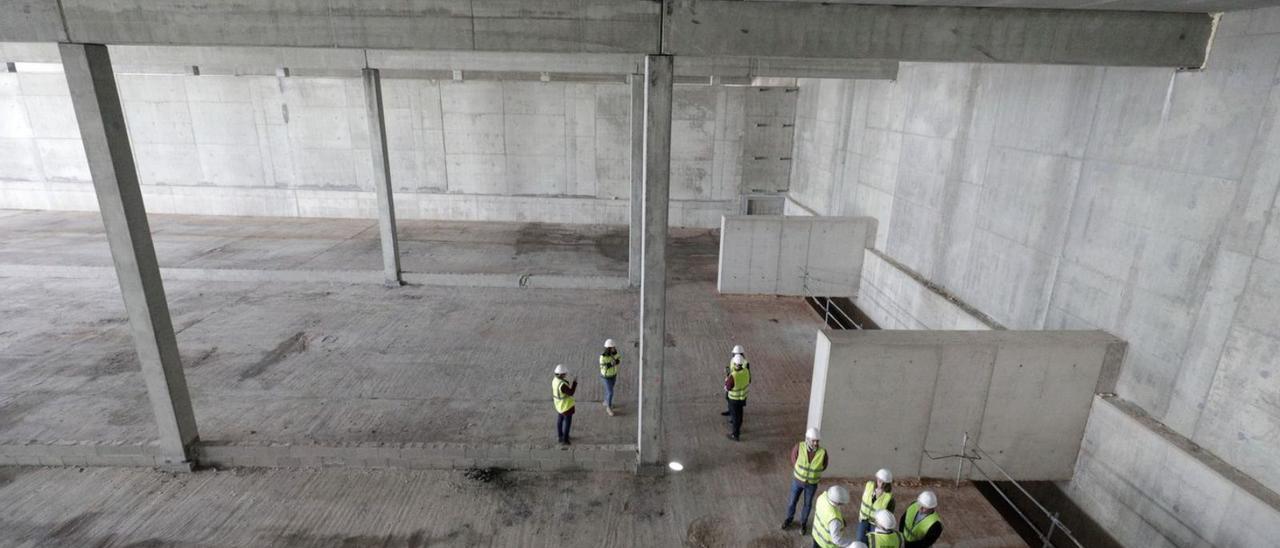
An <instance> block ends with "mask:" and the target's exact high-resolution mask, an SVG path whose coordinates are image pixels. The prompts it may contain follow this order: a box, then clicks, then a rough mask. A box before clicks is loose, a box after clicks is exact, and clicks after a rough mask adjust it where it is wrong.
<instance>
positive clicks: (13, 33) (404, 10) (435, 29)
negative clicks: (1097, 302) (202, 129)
mask: <svg viewBox="0 0 1280 548" xmlns="http://www.w3.org/2000/svg"><path fill="white" fill-rule="evenodd" d="M287 4H288V6H287V8H286V7H283V6H284V4H283V3H280V2H188V1H185V0H111V1H104V0H61V1H60V2H59V1H58V0H0V14H3V17H0V42H59V41H75V42H95V43H105V44H112V45H113V46H114V45H166V46H201V47H204V46H217V47H243V46H249V47H284V48H312V50H310V51H311V52H308V50H305V49H302V50H285V53H282V54H279V55H277V57H280V58H281V59H280V61H281V62H301V63H306V64H312V63H320V64H330V63H333V64H344V63H345V64H349V65H351V66H350V68H352V69H356V70H358V69H360V68H363V67H364V66H365V64H364V63H365V57H364V53H363V52H360V51H359V50H362V49H367V50H370V51H369V56H368V63H369V64H368V66H373V67H378V68H383V69H387V70H388V71H389V70H393V69H394V70H435V69H437V68H439V67H438V66H437V65H439V64H441V63H448V64H452V65H457V64H462V65H467V64H477V63H478V64H479V65H482V66H483V67H489V68H480V67H478V68H477V70H497V71H503V70H514V71H518V70H528V68H527V67H530V66H534V64H533V63H530V62H529V61H531V60H536V59H537V58H536V56H537V55H538V54H545V53H572V54H590V55H589V56H588V57H584V58H582V59H579V61H580V62H582V63H583V65H582V66H583V67H584V68H582V69H570V70H567V71H566V72H582V71H586V72H593V73H601V74H631V73H633V72H637V71H638V70H639V69H638V68H637V66H636V65H637V64H638V62H639V55H644V54H649V53H653V52H659V51H660V52H663V53H668V54H674V55H677V56H679V57H678V60H677V62H678V64H681V65H682V66H684V63H682V62H681V61H680V59H682V58H684V57H705V58H710V60H709V61H706V62H700V63H695V64H703V65H705V64H708V63H710V64H712V65H718V66H720V67H723V68H726V69H729V68H731V69H733V70H735V71H745V69H746V68H749V67H750V66H751V65H752V64H754V65H755V67H756V68H757V69H758V70H763V71H769V72H773V71H775V69H780V70H782V73H777V74H764V73H756V74H714V76H721V77H730V76H744V75H745V76H748V77H751V76H759V77H843V78H851V77H852V78H858V77H862V76H837V75H838V74H842V73H843V74H848V73H849V72H850V71H854V72H861V71H865V70H867V69H877V68H882V67H877V66H875V65H871V66H866V65H858V63H866V62H868V61H870V60H876V59H880V60H885V61H964V62H992V63H1045V64H1090V65H1118V66H1167V67H1199V66H1202V65H1203V64H1204V58H1205V55H1206V52H1207V50H1208V45H1209V39H1210V34H1211V30H1212V26H1213V22H1212V21H1213V18H1212V17H1211V16H1209V15H1208V14H1203V13H1162V12H1134V11H1111V10H1051V9H1020V8H973V7H936V6H880V5H858V4H844V3H820V2H756V1H752V2H742V1H738V0H666V2H665V6H666V7H667V8H668V10H669V11H667V12H665V13H664V12H663V10H662V8H663V6H664V3H662V2H655V1H652V0H581V1H575V2H475V7H474V9H472V2H471V0H432V1H431V2H408V3H405V2H400V3H392V2H369V1H368V0H293V1H292V2H288V3H287ZM206 51H208V52H209V53H210V55H209V58H208V59H207V60H206V61H203V62H194V61H193V62H189V63H187V64H188V65H202V66H203V65H206V64H207V65H217V64H219V63H223V62H225V60H226V59H228V58H231V59H236V60H237V61H236V62H237V63H240V62H242V61H243V62H246V63H250V64H252V63H255V62H256V61H253V60H251V59H246V56H244V55H243V54H244V51H241V50H227V49H225V48H223V49H214V48H206ZM418 51H431V52H437V53H433V54H432V55H429V56H422V55H418V54H417V52H418ZM447 51H452V52H458V53H456V54H454V55H452V56H449V55H440V54H438V52H447ZM314 52H319V53H314ZM496 52H500V53H496ZM512 52H523V53H512ZM122 53H123V52H122ZM474 54H482V55H480V56H476V55H474ZM483 54H487V57H486V56H485V55H483ZM611 56H612V57H611ZM161 57H163V55H161ZM732 58H737V59H736V60H734V59H732ZM752 58H754V59H752ZM423 59H427V60H426V61H424V60H423ZM495 59H496V61H495ZM797 59H809V60H813V59H825V60H829V61H833V62H835V66H834V67H832V66H830V65H822V64H820V65H819V66H816V67H814V66H810V65H809V64H807V63H800V62H798V61H796V60H797ZM295 60H296V61H295ZM584 60H585V61H584ZM120 61H121V62H123V61H124V59H123V58H121V59H120ZM558 63H559V64H560V65H564V66H566V67H568V66H571V65H573V61H569V62H558ZM615 63H617V64H619V65H623V66H619V67H618V68H617V69H616V70H614V69H607V68H605V67H608V66H612V65H614V64H615ZM842 63H843V64H844V66H843V67H842V66H841V64H842ZM850 63H853V64H852V65H850ZM735 65H736V66H735ZM284 66H290V65H287V64H286V65H284ZM492 67H498V68H492ZM588 67H589V68H588ZM268 68H274V67H268ZM304 68H310V67H304ZM445 68H448V69H461V70H467V67H466V66H448V67H445ZM539 70H543V71H550V72H556V70H557V69H556V68H554V66H546V67H542V68H540V69H539ZM681 70H682V67H681V66H678V67H677V74H683V73H682V72H681ZM833 70H834V71H835V73H836V74H837V75H833V76H823V75H822V74H823V73H829V72H831V71H833ZM797 71H811V72H812V73H809V74H806V73H803V72H799V73H796V72H797ZM384 76H388V74H384ZM869 77H874V76H869Z"/></svg>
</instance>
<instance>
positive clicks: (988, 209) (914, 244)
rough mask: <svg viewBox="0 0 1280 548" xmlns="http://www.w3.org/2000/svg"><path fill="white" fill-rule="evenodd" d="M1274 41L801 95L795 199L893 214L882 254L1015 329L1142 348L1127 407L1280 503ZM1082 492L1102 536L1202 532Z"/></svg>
mask: <svg viewBox="0 0 1280 548" xmlns="http://www.w3.org/2000/svg"><path fill="white" fill-rule="evenodd" d="M1277 22H1280V9H1275V8H1273V9H1267V10H1258V11H1252V12H1233V13H1228V14H1226V15H1225V16H1224V17H1223V20H1222V22H1221V26H1220V28H1219V30H1218V37H1217V39H1216V42H1215V44H1214V47H1213V50H1212V52H1211V55H1210V59H1209V63H1208V66H1207V69H1206V70H1204V71H1203V72H1179V73H1175V72H1173V71H1169V70H1158V69H1117V68H1097V67H1047V66H993V65H972V64H955V65H947V64H903V65H902V67H901V70H900V77H899V80H898V81H896V82H891V83H890V82H856V83H854V82H833V81H810V80H806V81H802V83H801V86H800V87H801V98H800V101H799V104H798V105H797V134H796V156H795V158H796V161H795V168H794V169H793V173H792V181H791V185H792V186H791V191H790V195H791V198H792V199H793V200H795V201H796V202H798V203H799V204H801V205H803V206H804V207H807V208H809V209H812V210H814V211H815V212H816V213H818V214H824V215H868V216H872V217H876V218H877V219H879V221H880V226H881V229H880V231H879V234H878V236H877V241H876V249H878V250H880V251H882V252H884V254H885V255H887V256H888V257H891V258H892V259H894V260H896V261H898V262H901V263H902V264H903V265H905V266H906V267H908V268H910V269H911V270H913V271H915V272H918V273H919V274H920V275H921V276H922V277H923V278H924V279H927V280H928V281H930V282H932V283H935V284H937V285H938V286H941V287H942V288H944V289H945V290H946V291H948V292H950V293H951V294H953V295H956V296H958V297H959V298H961V299H963V300H964V301H966V302H968V303H970V304H971V305H973V306H974V307H975V308H977V309H978V310H980V311H982V312H983V313H985V314H987V315H989V316H990V317H991V318H993V319H994V320H995V321H996V322H998V323H999V324H1003V325H1005V326H1008V327H1009V328H1011V329H1041V328H1044V329H1060V328H1098V329H1104V330H1107V331H1108V332H1111V333H1115V334H1116V335H1118V336H1120V337H1122V338H1124V339H1126V340H1127V341H1129V343H1130V349H1129V352H1128V355H1127V358H1126V360H1125V364H1124V367H1123V369H1122V371H1121V373H1120V378H1119V381H1118V383H1117V387H1116V393H1117V394H1118V396H1119V397H1120V398H1122V399H1123V400H1126V401H1128V402H1132V403H1133V404H1134V405H1136V406H1137V407H1138V408H1140V409H1142V410H1144V411H1145V412H1146V413H1149V414H1150V415H1151V416H1152V417H1154V419H1155V420H1157V421H1159V422H1160V423H1162V424H1164V425H1167V426H1168V427H1169V428H1170V429H1172V431H1173V432H1175V433H1176V434H1178V435H1181V436H1184V437H1186V438H1188V439H1189V440H1191V441H1192V442H1194V443H1196V444H1198V445H1199V446H1201V447H1202V448H1203V449H1204V450H1206V451H1208V452H1211V453H1212V454H1213V455H1216V456H1218V457H1221V458H1222V460H1223V461H1224V462H1226V463H1228V464H1229V465H1230V466H1233V467H1235V468H1238V469H1239V470H1240V471H1242V472H1243V473H1244V474H1245V475H1246V476H1247V477H1251V478H1253V479H1255V480H1257V481H1258V482H1259V483H1260V484H1262V485H1263V486H1265V487H1266V488H1267V489H1270V490H1273V491H1274V490H1277V489H1280V460H1278V459H1276V458H1275V455H1277V454H1280V434H1277V433H1278V432H1280V406H1277V405H1275V402H1277V401H1280V371H1278V370H1277V367H1276V365H1275V363H1276V362H1275V356H1276V354H1277V352H1280V322H1277V321H1276V317H1277V310H1280V293H1277V291H1276V288H1277V287H1280V219H1277V217H1280V213H1277V212H1278V211H1280V208H1277V207H1276V206H1277V204H1276V201H1277V188H1280V72H1278V71H1280V24H1278V23H1277ZM867 264H868V267H869V268H870V267H873V261H868V262H867ZM865 279H866V280H867V282H866V284H865V285H866V286H867V287H872V286H873V285H875V284H876V283H877V282H875V281H874V280H876V279H877V277H876V276H872V275H866V276H865ZM890 298H891V299H894V300H896V299H897V297H896V296H891V297H890ZM1097 420H1098V421H1107V420H1110V419H1109V418H1108V417H1107V416H1100V417H1098V418H1097ZM1135 424H1136V423H1131V422H1117V423H1115V424H1105V425H1104V424H1100V425H1099V426H1098V428H1100V429H1107V430H1110V429H1119V430H1125V429H1128V430H1130V431H1131V432H1129V435H1131V436H1134V437H1136V436H1140V435H1141V433H1139V432H1137V431H1134V430H1135V429H1136V428H1137V427H1136V426H1135ZM1118 437H1119V438H1125V437H1128V436H1126V435H1123V434H1122V435H1120V436H1118ZM1165 450H1166V451H1178V450H1179V449H1178V448H1177V447H1176V446H1173V445H1168V446H1167V447H1166V448H1165ZM1157 454H1158V452H1153V453H1150V454H1147V453H1143V454H1142V456H1140V457H1139V458H1143V459H1145V460H1144V461H1143V465H1144V466H1149V467H1152V468H1159V467H1160V466H1161V464H1160V460H1159V459H1158V458H1157V457H1156V456H1155V455H1157ZM1089 462H1090V463H1091V464H1082V466H1103V464H1104V463H1102V462H1101V461H1098V460H1092V461H1089ZM1083 472H1084V473H1086V474H1087V473H1089V471H1087V470H1086V471H1083ZM1222 478H1223V477H1217V478H1197V481H1201V480H1203V481H1206V482H1209V483H1213V482H1216V481H1223V479H1222ZM1170 481H1173V480H1172V479H1171V480H1170ZM1223 488H1225V487H1223ZM1083 489H1084V488H1081V489H1069V490H1070V491H1071V492H1073V493H1076V498H1077V500H1079V501H1081V502H1082V503H1083V504H1084V506H1085V508H1086V510H1088V511H1090V512H1091V513H1093V514H1094V517H1095V518H1099V520H1100V521H1101V523H1102V524H1103V525H1104V526H1112V525H1115V526H1120V525H1122V524H1125V523H1132V522H1134V521H1135V520H1142V519H1145V520H1150V521H1151V523H1152V528H1153V529H1155V530H1157V531H1160V532H1162V533H1164V534H1168V535H1171V536H1169V537H1168V539H1169V540H1168V541H1169V542H1172V543H1175V544H1178V542H1176V538H1175V536H1173V535H1175V534H1174V533H1173V531H1176V530H1179V529H1182V528H1187V527H1191V526H1189V525H1188V524H1186V523H1182V522H1178V521H1170V520H1175V518H1176V515H1161V514H1156V513H1140V512H1146V510H1147V509H1148V508H1150V506H1151V504H1163V505H1171V504H1173V502H1172V499H1171V498H1169V497H1167V496H1166V495H1167V493H1165V492H1161V491H1159V490H1157V491H1154V492H1144V491H1143V490H1142V489H1140V488H1139V487H1137V486H1131V487H1128V488H1126V487H1123V486H1112V491H1111V495H1110V496H1112V497H1113V498H1115V499H1116V500H1119V501H1121V502H1123V503H1126V505H1125V508H1130V509H1132V511H1126V512H1127V513H1126V512H1121V513H1120V514H1108V513H1107V512H1109V510H1111V509H1112V508H1109V507H1108V508H1104V507H1102V506H1098V505H1094V506H1090V505H1091V504H1093V503H1092V502H1091V500H1092V499H1090V498H1089V497H1086V496H1083V492H1084V491H1083ZM1147 501H1153V502H1150V504H1148V502H1147ZM1271 519H1276V520H1280V510H1278V511H1275V512H1274V513H1273V514H1271ZM1192 528H1193V529H1194V527H1192Z"/></svg>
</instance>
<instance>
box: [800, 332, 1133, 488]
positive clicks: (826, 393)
mask: <svg viewBox="0 0 1280 548" xmlns="http://www.w3.org/2000/svg"><path fill="white" fill-rule="evenodd" d="M1124 350H1125V343H1124V342H1123V341H1121V340H1119V339H1117V338H1115V337H1113V336H1111V335H1108V334H1107V333H1105V332H1102V331H941V332H940V331H831V330H825V331H821V332H819V333H818V337H817V343H816V348H815V352H814V369H813V384H812V394H811V397H810V404H809V426H817V427H819V428H821V429H822V433H823V444H824V445H825V446H826V447H827V449H828V450H829V451H831V452H832V454H833V458H832V467H831V470H829V471H828V473H829V474H831V475H835V476H866V475H870V474H873V473H875V471H876V470H877V469H879V468H883V467H888V468H890V469H891V470H893V472H894V474H896V475H898V476H900V477H931V478H953V477H955V472H956V469H955V466H956V461H955V459H942V460H934V459H931V458H930V457H929V455H933V456H935V457H937V456H945V455H954V454H958V453H960V452H961V450H962V440H963V437H964V434H965V433H966V432H967V433H969V439H970V440H971V445H970V450H972V444H974V443H976V444H977V446H978V447H981V448H982V450H983V451H985V452H986V453H988V454H989V455H990V456H991V457H992V458H993V459H995V460H996V462H997V463H998V464H999V465H1000V466H1001V467H1002V468H1004V469H1005V470H1006V471H1008V472H1009V474H1011V475H1012V476H1013V477H1014V478H1015V479H1019V480H1064V479H1070V478H1071V475H1072V472H1073V470H1074V468H1075V462H1076V456H1077V454H1078V453H1079V449H1080V441H1081V438H1082V436H1083V434H1084V428H1085V423H1086V419H1087V418H1088V415H1089V408H1090V404H1091V403H1092V401H1093V396H1094V394H1095V393H1098V392H1108V391H1110V390H1111V389H1112V387H1111V386H1109V384H1111V383H1112V382H1113V379H1114V378H1115V375H1114V369H1115V368H1117V367H1118V366H1119V364H1120V361H1121V360H1122V359H1123V357H1124ZM984 469H986V470H988V471H989V472H994V468H993V467H991V466H987V467H985V468H984ZM965 473H966V476H972V477H977V476H975V475H974V472H973V471H972V470H967V471H966V472H965Z"/></svg>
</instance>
